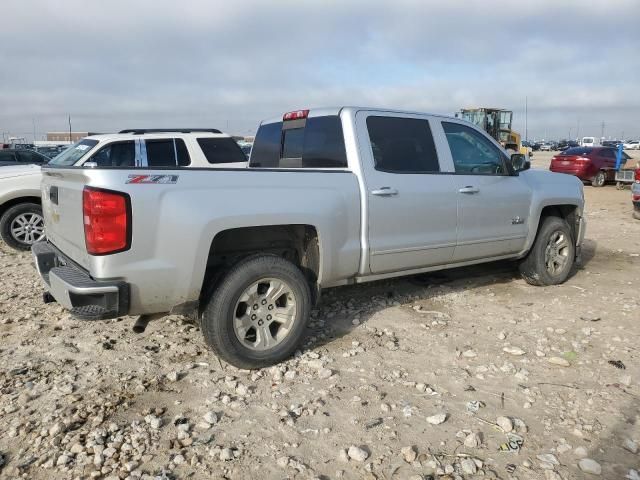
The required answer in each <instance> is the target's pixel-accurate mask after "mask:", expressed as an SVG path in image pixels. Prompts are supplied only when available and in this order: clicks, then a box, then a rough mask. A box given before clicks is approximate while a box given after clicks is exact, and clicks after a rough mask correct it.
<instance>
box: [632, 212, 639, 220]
mask: <svg viewBox="0 0 640 480" xmlns="http://www.w3.org/2000/svg"><path fill="white" fill-rule="evenodd" d="M633 218H635V219H636V220H640V210H634V211H633Z"/></svg>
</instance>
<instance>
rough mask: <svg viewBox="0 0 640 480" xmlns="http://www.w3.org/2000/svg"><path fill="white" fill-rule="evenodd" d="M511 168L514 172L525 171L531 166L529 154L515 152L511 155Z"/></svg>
mask: <svg viewBox="0 0 640 480" xmlns="http://www.w3.org/2000/svg"><path fill="white" fill-rule="evenodd" d="M511 168H513V171H514V172H516V173H517V172H523V171H524V170H529V168H531V162H530V161H529V160H527V156H526V155H525V154H523V153H514V154H513V155H511Z"/></svg>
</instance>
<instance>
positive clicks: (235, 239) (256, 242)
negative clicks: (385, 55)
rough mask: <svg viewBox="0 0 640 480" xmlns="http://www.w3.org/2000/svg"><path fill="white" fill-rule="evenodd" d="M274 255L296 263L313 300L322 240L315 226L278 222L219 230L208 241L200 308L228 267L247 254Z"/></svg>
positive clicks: (316, 287) (316, 294) (317, 287)
mask: <svg viewBox="0 0 640 480" xmlns="http://www.w3.org/2000/svg"><path fill="white" fill-rule="evenodd" d="M260 254H268V255H276V256H279V257H282V258H285V259H286V260H289V261H291V262H292V263H293V264H295V265H296V266H297V267H298V268H300V270H301V271H302V272H303V274H304V275H305V278H306V279H307V282H308V283H309V286H310V288H311V292H312V301H313V302H314V303H315V302H317V300H318V298H319V295H320V288H319V280H320V277H321V269H322V267H321V265H322V263H321V257H322V249H321V241H320V232H319V231H318V228H317V227H316V226H315V225H309V224H281V225H260V226H249V227H236V228H229V229H226V230H221V231H219V232H218V233H216V235H215V236H214V238H213V239H212V240H211V244H210V246H209V252H208V255H207V263H206V269H205V274H204V278H203V281H202V284H201V290H200V301H199V304H200V309H202V306H203V305H204V304H205V302H206V299H207V298H208V297H209V296H210V295H211V293H212V291H213V290H214V289H215V287H216V285H217V282H218V281H219V280H220V279H221V278H222V277H223V276H224V273H225V272H227V271H228V270H229V268H231V266H233V265H235V264H236V263H238V262H239V261H240V260H243V259H245V258H247V257H249V256H254V255H260Z"/></svg>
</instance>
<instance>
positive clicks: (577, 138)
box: [576, 119, 580, 141]
mask: <svg viewBox="0 0 640 480" xmlns="http://www.w3.org/2000/svg"><path fill="white" fill-rule="evenodd" d="M579 138H580V119H578V128H577V129H576V140H577V141H580V140H579Z"/></svg>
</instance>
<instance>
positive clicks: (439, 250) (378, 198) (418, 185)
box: [356, 111, 457, 274]
mask: <svg viewBox="0 0 640 480" xmlns="http://www.w3.org/2000/svg"><path fill="white" fill-rule="evenodd" d="M430 122H431V120H429V119H428V118H427V117H424V116H420V115H410V114H396V113H388V112H382V113H376V112H367V111H361V112H358V113H357V116H356V125H357V132H358V138H359V139H360V143H361V144H360V155H361V158H362V169H363V175H364V177H365V184H366V199H364V200H365V202H366V215H367V219H368V242H369V267H370V270H371V272H372V273H374V274H379V273H385V272H391V271H401V270H411V269H416V268H421V267H428V266H432V265H441V264H446V263H448V262H450V261H451V258H452V256H453V251H454V248H455V242H456V209H457V205H456V193H455V190H454V188H453V179H452V176H451V175H443V174H441V173H442V168H441V164H440V161H439V159H438V154H437V149H436V145H435V142H434V138H433V135H432V133H431V125H430Z"/></svg>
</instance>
